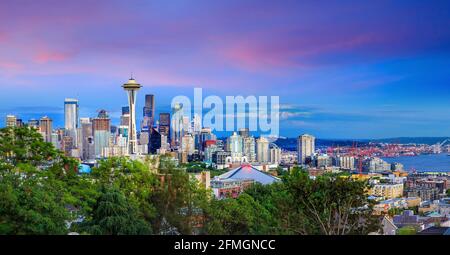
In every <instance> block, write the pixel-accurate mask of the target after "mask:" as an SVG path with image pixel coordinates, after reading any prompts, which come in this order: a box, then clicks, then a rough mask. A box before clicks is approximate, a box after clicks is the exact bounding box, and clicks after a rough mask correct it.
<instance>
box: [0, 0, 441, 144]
mask: <svg viewBox="0 0 450 255" xmlns="http://www.w3.org/2000/svg"><path fill="white" fill-rule="evenodd" d="M449 27H450V2H448V1H282V2H280V1H244V2H243V1H214V2H213V1H170V3H167V2H166V1H143V0H136V1H130V2H128V1H127V2H124V1H77V2H72V3H68V2H66V3H62V2H61V1H51V0H45V1H39V3H34V2H31V1H21V0H18V1H1V3H0V89H1V91H2V92H1V93H0V118H1V119H4V117H5V115H6V114H9V113H12V114H17V115H18V116H19V117H21V118H23V119H24V120H27V119H29V118H40V117H42V116H43V115H49V116H50V117H52V118H53V119H54V121H55V124H56V125H57V126H61V125H62V123H63V102H64V98H66V97H76V98H78V99H79V100H80V107H81V108H80V111H81V115H82V116H83V117H92V116H95V115H96V111H97V110H99V109H106V110H108V111H110V113H111V116H112V117H113V119H114V120H115V121H117V117H118V115H119V113H120V109H121V106H123V105H126V104H127V98H126V96H125V94H124V92H123V91H122V88H121V87H120V86H121V84H122V83H123V82H125V81H126V80H127V79H128V78H129V76H130V72H133V73H134V76H135V77H136V79H137V80H138V81H139V82H140V83H142V85H144V87H143V89H142V90H141V91H140V92H139V96H138V107H139V109H140V108H141V107H142V106H143V100H144V95H145V94H146V93H151V94H155V95H156V105H157V112H161V111H168V110H169V105H170V101H171V99H172V97H174V96H177V95H186V96H191V95H192V94H193V88H194V87H201V88H203V91H204V94H209V95H219V96H221V97H223V98H224V97H225V96H237V95H243V96H248V95H266V96H272V95H278V96H280V102H281V104H282V107H281V111H282V113H281V116H282V118H281V123H280V129H281V135H283V136H290V137H293V136H297V135H298V134H301V133H305V132H308V133H312V134H314V135H316V136H317V137H321V138H384V137H398V136H450V114H449V112H450V29H449ZM140 115H141V111H140V110H139V111H138V116H140ZM3 124H4V123H3V121H2V123H1V125H3Z"/></svg>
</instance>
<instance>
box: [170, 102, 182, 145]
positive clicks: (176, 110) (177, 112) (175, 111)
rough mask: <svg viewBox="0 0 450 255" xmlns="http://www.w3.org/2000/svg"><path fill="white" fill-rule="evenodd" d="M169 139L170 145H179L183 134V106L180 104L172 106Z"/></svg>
mask: <svg viewBox="0 0 450 255" xmlns="http://www.w3.org/2000/svg"><path fill="white" fill-rule="evenodd" d="M170 122H171V125H172V126H171V128H170V129H171V131H172V134H171V137H172V145H173V146H177V145H180V143H181V136H182V134H183V106H182V104H180V103H176V104H174V106H173V107H172V119H171V121H170Z"/></svg>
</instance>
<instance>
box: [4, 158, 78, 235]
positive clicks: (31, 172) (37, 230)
mask: <svg viewBox="0 0 450 255" xmlns="http://www.w3.org/2000/svg"><path fill="white" fill-rule="evenodd" d="M20 168H21V170H19V169H20ZM15 170H16V171H1V172H0V234H14V235H21V234H26V235H29V234H39V235H48V234H65V233H67V231H68V229H67V225H66V223H67V222H68V221H69V220H71V215H70V213H69V211H68V210H67V209H66V207H65V201H64V197H65V193H66V192H65V190H64V185H63V183H62V182H61V181H58V180H55V179H48V178H46V176H45V175H43V174H42V173H41V172H40V171H38V170H36V169H34V167H32V166H29V165H21V166H19V167H18V168H17V169H15Z"/></svg>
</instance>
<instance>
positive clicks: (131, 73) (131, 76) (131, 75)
mask: <svg viewBox="0 0 450 255" xmlns="http://www.w3.org/2000/svg"><path fill="white" fill-rule="evenodd" d="M131 79H132V80H133V72H131Z"/></svg>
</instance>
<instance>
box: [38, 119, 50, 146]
mask: <svg viewBox="0 0 450 255" xmlns="http://www.w3.org/2000/svg"><path fill="white" fill-rule="evenodd" d="M40 123H41V124H40V126H39V131H40V132H41V133H42V135H43V137H44V141H46V142H47V143H51V142H52V131H53V126H52V119H50V118H49V117H47V116H45V117H42V118H41V120H40Z"/></svg>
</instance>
